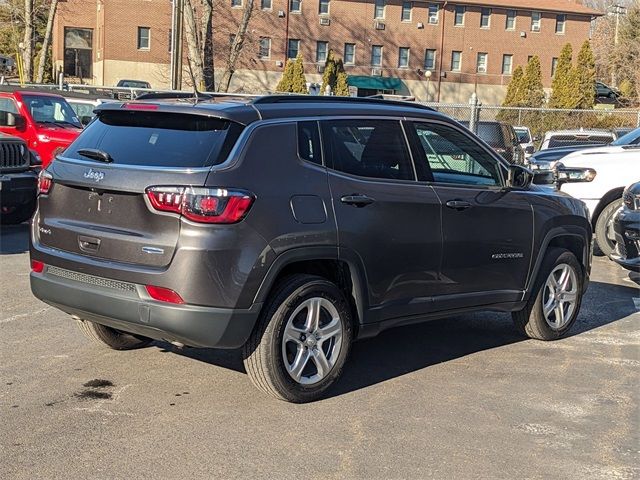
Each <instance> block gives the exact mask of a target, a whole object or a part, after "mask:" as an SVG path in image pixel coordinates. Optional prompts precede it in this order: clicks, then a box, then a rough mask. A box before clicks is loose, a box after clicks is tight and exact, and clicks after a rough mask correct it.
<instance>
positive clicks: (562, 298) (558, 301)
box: [542, 263, 578, 330]
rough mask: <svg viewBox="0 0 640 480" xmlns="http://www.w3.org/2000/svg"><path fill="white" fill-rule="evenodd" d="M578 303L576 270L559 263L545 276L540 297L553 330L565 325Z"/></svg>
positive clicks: (545, 316)
mask: <svg viewBox="0 0 640 480" xmlns="http://www.w3.org/2000/svg"><path fill="white" fill-rule="evenodd" d="M577 304H578V280H577V275H576V271H575V270H574V269H573V267H571V265H567V264H566V263H561V264H559V265H556V266H555V268H554V269H553V270H552V271H551V273H550V274H549V277H547V281H546V282H545V285H544V294H543V297H542V312H543V314H544V318H545V320H546V322H547V324H548V325H549V326H550V327H551V328H552V329H554V330H561V329H562V328H563V327H564V326H566V325H567V324H568V323H569V321H570V320H571V317H572V316H573V313H574V312H575V310H576V306H577Z"/></svg>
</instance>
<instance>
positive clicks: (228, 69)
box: [218, 0, 253, 92]
mask: <svg viewBox="0 0 640 480" xmlns="http://www.w3.org/2000/svg"><path fill="white" fill-rule="evenodd" d="M252 13H253V0H245V2H244V10H243V12H242V19H241V20H240V24H239V25H238V30H237V32H236V34H235V36H234V37H233V41H232V42H231V46H230V47H229V55H228V57H227V62H226V65H225V70H224V73H223V74H222V78H221V79H220V82H219V83H218V91H219V92H228V91H229V85H231V78H232V77H233V74H234V73H235V70H236V63H237V62H238V58H239V57H240V54H241V53H242V47H243V46H244V42H245V38H246V35H247V28H248V27H249V22H250V21H251V14H252Z"/></svg>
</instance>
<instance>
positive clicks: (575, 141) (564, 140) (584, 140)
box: [549, 135, 612, 148]
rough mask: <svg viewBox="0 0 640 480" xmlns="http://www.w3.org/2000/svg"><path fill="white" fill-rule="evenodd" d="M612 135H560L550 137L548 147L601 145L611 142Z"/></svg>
mask: <svg viewBox="0 0 640 480" xmlns="http://www.w3.org/2000/svg"><path fill="white" fill-rule="evenodd" d="M611 140H612V137H608V136H596V135H593V136H589V137H576V136H574V135H561V136H557V137H552V138H551V140H549V148H556V147H569V146H571V145H603V144H607V143H611Z"/></svg>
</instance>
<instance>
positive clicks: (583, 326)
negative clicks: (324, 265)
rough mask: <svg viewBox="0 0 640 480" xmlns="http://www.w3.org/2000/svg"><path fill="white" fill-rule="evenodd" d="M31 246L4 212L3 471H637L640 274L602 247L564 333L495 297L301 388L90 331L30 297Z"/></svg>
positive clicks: (388, 475) (224, 354) (398, 336)
mask: <svg viewBox="0 0 640 480" xmlns="http://www.w3.org/2000/svg"><path fill="white" fill-rule="evenodd" d="M27 249H28V242H27V229H26V226H24V225H23V226H19V227H3V229H2V230H1V231H0V298H1V299H2V303H1V306H0V478H2V479H7V480H8V479H35V478H43V479H57V478H65V479H76V478H77V479H88V478H89V479H125V478H126V479H138V478H163V479H164V478H167V479H174V478H175V479H178V478H180V479H182V478H211V479H214V478H215V479H225V478H278V479H281V478H282V479H285V478H286V479H288V478H292V479H293V478H295V479H312V478H323V479H332V478H340V479H342V478H346V479H360V478H362V479H364V478H366V479H405V478H406V479H423V478H439V479H440V478H442V479H472V478H473V479H475V478H481V479H485V478H486V479H497V478H499V479H503V478H504V479H524V478H529V479H580V480H583V479H603V480H604V479H606V480H626V479H634V478H640V468H639V467H638V466H639V465H640V451H639V450H640V435H639V432H640V408H639V402H638V400H639V397H640V394H639V392H640V389H639V387H640V382H639V380H640V368H639V367H640V348H638V347H639V346H640V328H639V326H638V321H639V320H640V314H639V313H638V311H639V308H640V300H639V297H640V293H639V292H640V291H639V288H638V282H640V280H638V278H637V277H633V276H630V275H629V273H628V272H626V271H624V270H623V269H622V268H620V267H618V266H617V265H615V264H614V263H612V262H610V261H609V260H607V259H605V258H596V259H595V260H594V268H593V275H592V283H591V286H590V288H589V291H588V294H587V296H586V298H585V300H584V303H583V306H582V311H581V313H580V317H579V320H578V323H577V324H576V325H575V327H574V328H573V330H572V335H571V336H570V337H569V338H566V339H564V340H560V341H557V342H551V343H546V342H540V341H534V340H527V339H523V338H522V337H520V336H518V335H517V334H516V333H515V331H514V329H513V328H512V326H511V319H510V316H509V315H507V314H502V313H481V314H472V315H463V316H458V317H455V318H450V319H446V320H438V321H433V322H429V323H425V324H421V325H414V326H410V327H404V328H398V329H395V330H389V331H386V332H384V333H383V334H381V335H380V336H378V337H376V338H373V339H369V340H365V341H361V342H358V343H356V344H355V346H354V348H353V352H352V355H351V358H350V360H349V363H348V366H347V368H346V370H345V374H344V376H343V378H342V379H341V381H340V382H339V384H338V385H337V386H336V388H335V389H334V390H333V391H332V392H331V395H330V397H329V398H327V399H325V400H322V401H318V402H315V403H312V404H307V405H292V404H287V403H284V402H280V401H277V400H274V399H271V398H269V397H266V396H264V395H263V394H261V393H260V392H259V391H257V390H255V389H254V388H253V387H252V385H251V383H250V381H249V379H248V377H247V375H246V373H245V372H244V369H243V366H242V361H241V359H240V355H239V354H238V352H236V351H217V350H205V349H185V350H182V351H181V350H177V349H176V348H174V347H173V346H171V345H169V344H164V343H160V342H158V343H154V344H153V345H152V346H151V347H149V348H145V349H141V350H135V351H129V352H116V351H110V350H107V349H102V348H100V347H99V346H95V345H94V344H92V343H90V342H89V341H88V340H86V339H85V338H84V337H83V335H82V334H81V333H80V331H79V330H78V329H77V327H76V325H75V324H74V322H73V321H72V320H71V319H70V318H69V317H68V316H67V315H65V314H64V313H62V312H60V311H58V310H56V309H53V308H51V307H48V306H47V305H45V304H43V303H41V302H40V301H38V300H36V299H35V298H34V297H33V296H32V294H31V292H30V290H29V260H28V253H27Z"/></svg>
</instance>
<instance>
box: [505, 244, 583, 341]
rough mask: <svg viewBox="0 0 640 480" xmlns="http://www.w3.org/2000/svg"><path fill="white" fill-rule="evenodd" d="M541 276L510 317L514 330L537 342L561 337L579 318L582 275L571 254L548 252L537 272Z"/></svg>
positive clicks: (561, 251)
mask: <svg viewBox="0 0 640 480" xmlns="http://www.w3.org/2000/svg"><path fill="white" fill-rule="evenodd" d="M540 274H541V276H540V277H539V278H538V280H537V281H536V288H535V289H534V292H533V293H532V295H531V297H530V299H529V301H528V302H527V305H526V307H525V308H524V309H522V310H521V311H519V312H514V313H513V314H512V316H513V321H514V324H515V326H516V328H517V329H518V330H519V331H520V332H522V333H523V334H525V335H526V336H528V337H529V338H535V339H538V340H557V339H559V338H562V337H564V336H565V335H566V334H567V333H568V332H569V330H570V329H571V327H572V326H573V324H574V323H575V320H576V318H577V317H578V312H579V311H580V305H581V303H582V292H583V285H584V273H583V270H582V267H581V266H580V264H579V263H578V260H576V257H575V255H573V253H571V252H569V251H567V250H564V249H559V248H553V249H551V250H550V251H549V252H548V253H547V254H546V256H545V259H544V261H543V264H542V267H541V269H540Z"/></svg>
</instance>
